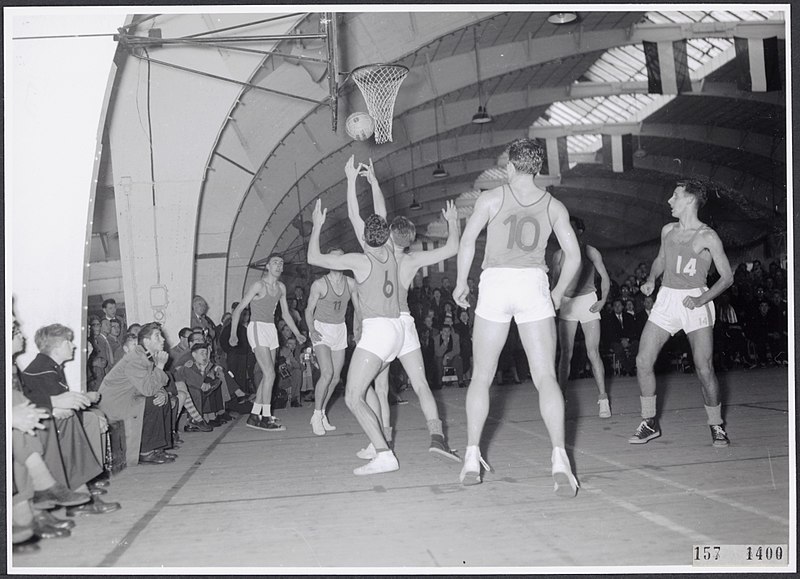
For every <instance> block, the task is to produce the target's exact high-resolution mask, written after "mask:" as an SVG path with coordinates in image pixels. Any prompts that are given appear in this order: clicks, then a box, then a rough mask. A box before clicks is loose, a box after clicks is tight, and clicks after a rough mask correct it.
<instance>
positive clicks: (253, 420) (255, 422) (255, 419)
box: [245, 414, 261, 429]
mask: <svg viewBox="0 0 800 579" xmlns="http://www.w3.org/2000/svg"><path fill="white" fill-rule="evenodd" d="M245 426H249V427H250V428H258V429H260V428H261V417H260V416H259V415H258V414H251V415H250V416H248V417H247V422H245Z"/></svg>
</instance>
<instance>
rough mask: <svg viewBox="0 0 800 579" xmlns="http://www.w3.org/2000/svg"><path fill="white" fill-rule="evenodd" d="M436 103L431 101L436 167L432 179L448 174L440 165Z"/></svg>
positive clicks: (440, 155)
mask: <svg viewBox="0 0 800 579" xmlns="http://www.w3.org/2000/svg"><path fill="white" fill-rule="evenodd" d="M437 107H438V105H437V104H436V102H435V101H434V103H433V116H434V118H435V119H436V168H435V169H434V170H433V177H434V179H443V178H445V177H447V176H449V175H450V173H448V172H447V170H446V169H445V168H444V167H442V154H441V151H440V150H439V112H438V110H437Z"/></svg>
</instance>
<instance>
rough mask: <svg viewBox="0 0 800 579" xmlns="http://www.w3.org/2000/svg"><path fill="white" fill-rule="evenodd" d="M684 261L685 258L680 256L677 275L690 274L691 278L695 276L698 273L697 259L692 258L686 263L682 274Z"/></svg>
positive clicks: (676, 267)
mask: <svg viewBox="0 0 800 579" xmlns="http://www.w3.org/2000/svg"><path fill="white" fill-rule="evenodd" d="M682 260H683V256H682V255H679V256H678V262H677V263H676V264H675V273H685V274H688V275H689V277H691V276H693V275H694V274H695V273H696V272H697V258H694V257H693V258H692V259H690V260H689V261H687V262H686V265H685V266H684V268H683V272H681V261H682Z"/></svg>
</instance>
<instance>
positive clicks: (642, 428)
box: [628, 418, 661, 444]
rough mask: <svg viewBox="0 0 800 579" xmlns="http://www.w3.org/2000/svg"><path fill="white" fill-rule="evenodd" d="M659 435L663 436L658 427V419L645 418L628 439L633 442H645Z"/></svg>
mask: <svg viewBox="0 0 800 579" xmlns="http://www.w3.org/2000/svg"><path fill="white" fill-rule="evenodd" d="M659 436H661V430H659V428H658V420H656V419H655V418H645V419H644V420H642V422H641V424H639V428H637V429H636V432H635V433H634V434H633V436H631V437H630V438H629V439H628V442H630V443H631V444H644V443H645V442H647V441H649V440H653V439H654V438H658V437H659Z"/></svg>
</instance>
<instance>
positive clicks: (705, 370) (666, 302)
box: [628, 179, 733, 446]
mask: <svg viewBox="0 0 800 579" xmlns="http://www.w3.org/2000/svg"><path fill="white" fill-rule="evenodd" d="M707 197H708V192H707V188H706V185H705V184H704V183H703V182H702V181H699V180H697V179H686V180H682V181H678V183H677V184H676V186H675V190H674V191H673V193H672V197H670V198H669V201H668V203H669V206H670V209H671V210H672V216H673V217H677V218H678V222H677V223H675V222H673V223H668V224H667V225H665V226H664V228H663V229H662V230H661V247H660V248H659V250H658V255H657V256H656V259H655V261H653V265H652V267H651V268H650V275H649V276H648V277H647V281H645V282H644V283H643V284H642V287H641V291H642V293H643V294H644V295H646V296H649V295H650V294H652V293H653V290H654V289H655V281H656V279H658V277H659V276H660V275H662V274H663V275H664V278H663V280H662V282H661V289H660V290H659V291H658V296H657V297H656V302H655V304H654V305H653V309H652V311H651V312H650V316H649V317H648V318H647V323H645V326H644V330H643V331H642V337H641V338H640V340H639V353H638V354H637V355H636V378H637V380H638V381H639V390H640V394H641V398H640V401H641V405H642V406H641V407H642V422H641V423H640V424H639V427H638V428H637V429H636V432H635V433H634V435H633V436H631V437H630V438H629V439H628V442H630V443H631V444H643V443H646V442H647V441H649V440H652V439H654V438H657V437H659V436H661V429H660V428H659V425H658V418H657V414H656V377H655V374H654V372H653V366H654V365H655V362H656V358H657V357H658V354H659V352H660V351H661V348H663V347H664V344H666V342H667V340H669V338H670V336H673V335H675V334H676V333H677V332H678V331H680V330H683V331H684V332H686V337H687V338H688V339H689V345H690V346H691V348H692V357H693V358H694V365H695V370H696V371H697V377H698V378H699V379H700V385H701V386H702V389H703V400H704V404H705V409H706V415H707V417H708V425H709V427H710V429H711V442H712V444H713V445H714V446H728V444H730V441H729V440H728V434H727V433H726V432H725V429H724V428H723V426H722V425H723V420H722V402H721V399H720V393H719V382H718V381H717V375H716V374H715V373H714V362H713V357H714V333H713V332H714V321H715V318H716V315H715V311H714V301H713V300H714V298H716V297H717V296H719V295H720V294H722V293H723V292H724V291H725V290H726V289H728V288H729V287H730V286H731V284H733V273H732V272H731V266H730V263H729V262H728V257H727V256H726V255H725V250H724V249H723V247H722V242H721V241H720V239H719V236H718V235H717V234H716V232H715V231H714V230H713V229H711V228H710V227H709V226H708V225H706V224H705V223H703V222H702V221H700V219H698V217H697V212H698V210H699V209H700V208H701V207H702V206H703V205H704V204H705V202H706V199H707ZM712 262H713V263H714V266H715V267H716V268H717V273H719V276H720V277H719V279H718V280H717V282H716V283H715V284H714V285H713V286H711V288H708V287H707V286H706V278H707V276H708V270H709V268H710V267H711V263H712Z"/></svg>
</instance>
